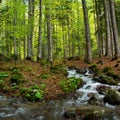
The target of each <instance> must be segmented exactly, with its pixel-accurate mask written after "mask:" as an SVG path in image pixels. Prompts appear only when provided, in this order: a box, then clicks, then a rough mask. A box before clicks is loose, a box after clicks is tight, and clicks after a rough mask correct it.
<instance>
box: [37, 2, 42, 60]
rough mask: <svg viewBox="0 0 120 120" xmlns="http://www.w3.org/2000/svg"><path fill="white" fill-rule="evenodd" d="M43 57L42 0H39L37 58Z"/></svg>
mask: <svg viewBox="0 0 120 120" xmlns="http://www.w3.org/2000/svg"><path fill="white" fill-rule="evenodd" d="M41 59H42V0H39V31H38V53H37V60H41Z"/></svg>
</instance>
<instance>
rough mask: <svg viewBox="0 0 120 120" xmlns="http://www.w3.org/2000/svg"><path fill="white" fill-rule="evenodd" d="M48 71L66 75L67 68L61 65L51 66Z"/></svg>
mask: <svg viewBox="0 0 120 120" xmlns="http://www.w3.org/2000/svg"><path fill="white" fill-rule="evenodd" d="M50 71H51V72H52V73H55V74H64V75H67V70H66V69H65V68H64V67H63V66H62V65H55V66H51V67H50Z"/></svg>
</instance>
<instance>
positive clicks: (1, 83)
mask: <svg viewBox="0 0 120 120" xmlns="http://www.w3.org/2000/svg"><path fill="white" fill-rule="evenodd" d="M3 82H4V81H3V80H1V79H0V88H2V87H3Z"/></svg>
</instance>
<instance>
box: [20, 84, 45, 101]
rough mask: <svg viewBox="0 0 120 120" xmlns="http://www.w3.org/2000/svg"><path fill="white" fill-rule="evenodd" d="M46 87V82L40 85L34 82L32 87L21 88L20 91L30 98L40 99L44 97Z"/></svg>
mask: <svg viewBox="0 0 120 120" xmlns="http://www.w3.org/2000/svg"><path fill="white" fill-rule="evenodd" d="M45 87H46V84H44V83H42V84H40V86H38V85H37V84H34V85H33V86H32V87H30V88H21V89H20V92H21V93H22V94H23V96H24V97H25V98H27V99H28V100H30V101H38V100H41V99H42V98H43V97H44V92H45V90H44V88H45Z"/></svg>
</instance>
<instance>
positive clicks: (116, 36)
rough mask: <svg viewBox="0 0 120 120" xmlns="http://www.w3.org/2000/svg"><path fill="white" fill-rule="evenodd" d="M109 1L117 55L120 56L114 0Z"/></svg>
mask: <svg viewBox="0 0 120 120" xmlns="http://www.w3.org/2000/svg"><path fill="white" fill-rule="evenodd" d="M109 1H110V11H111V20H112V28H113V38H114V48H115V56H117V57H118V56H120V51H119V41H118V30H117V24H116V16H115V7H114V0H109Z"/></svg>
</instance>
